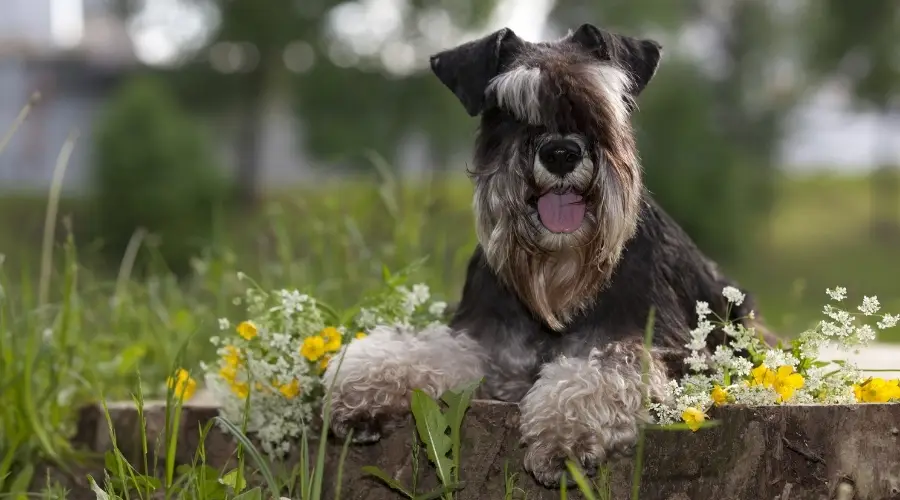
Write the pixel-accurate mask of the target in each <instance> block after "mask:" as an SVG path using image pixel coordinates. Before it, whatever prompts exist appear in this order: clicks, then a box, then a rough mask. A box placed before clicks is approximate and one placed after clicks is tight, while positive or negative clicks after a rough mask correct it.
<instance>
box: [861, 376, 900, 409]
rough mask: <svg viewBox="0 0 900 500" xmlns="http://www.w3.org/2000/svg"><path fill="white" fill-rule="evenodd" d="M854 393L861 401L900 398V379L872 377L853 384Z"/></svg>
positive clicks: (875, 401)
mask: <svg viewBox="0 0 900 500" xmlns="http://www.w3.org/2000/svg"><path fill="white" fill-rule="evenodd" d="M853 393H854V394H855V395H856V400H857V401H859V402H860V403H887V402H888V401H890V400H892V399H900V380H897V379H893V380H885V379H883V378H880V377H875V378H870V379H868V380H865V381H864V382H862V383H859V384H855V385H854V386H853Z"/></svg>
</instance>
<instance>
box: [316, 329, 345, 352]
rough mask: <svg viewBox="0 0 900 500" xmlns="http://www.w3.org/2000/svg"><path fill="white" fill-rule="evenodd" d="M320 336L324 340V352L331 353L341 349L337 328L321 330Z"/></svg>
mask: <svg viewBox="0 0 900 500" xmlns="http://www.w3.org/2000/svg"><path fill="white" fill-rule="evenodd" d="M320 335H321V336H322V338H323V339H325V350H326V351H329V352H333V351H337V350H338V349H340V348H341V332H339V331H338V329H337V328H335V327H333V326H329V327H328V328H326V329H324V330H322V333H320Z"/></svg>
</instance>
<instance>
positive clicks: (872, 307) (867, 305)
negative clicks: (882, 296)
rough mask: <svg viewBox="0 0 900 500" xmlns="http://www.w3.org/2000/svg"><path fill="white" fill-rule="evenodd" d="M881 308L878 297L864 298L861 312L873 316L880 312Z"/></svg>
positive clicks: (860, 307) (860, 308)
mask: <svg viewBox="0 0 900 500" xmlns="http://www.w3.org/2000/svg"><path fill="white" fill-rule="evenodd" d="M880 308H881V304H879V303H878V297H874V296H873V297H863V302H862V305H860V306H859V310H860V311H862V313H863V314H865V315H866V316H871V315H873V314H875V313H877V312H878V309H880Z"/></svg>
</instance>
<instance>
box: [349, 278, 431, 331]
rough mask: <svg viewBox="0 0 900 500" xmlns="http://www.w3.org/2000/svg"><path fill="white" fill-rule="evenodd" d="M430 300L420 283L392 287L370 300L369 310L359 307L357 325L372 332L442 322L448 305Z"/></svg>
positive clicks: (428, 292) (426, 289)
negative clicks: (384, 326)
mask: <svg viewBox="0 0 900 500" xmlns="http://www.w3.org/2000/svg"><path fill="white" fill-rule="evenodd" d="M430 300H431V290H429V288H428V285H425V284H422V283H417V284H415V285H413V286H412V288H409V287H407V286H405V285H397V286H393V287H389V288H388V290H387V291H386V293H383V294H381V295H379V296H377V297H375V300H370V301H369V302H370V303H371V304H370V305H368V307H362V308H360V311H359V315H358V317H357V321H356V323H357V326H358V327H359V328H360V329H361V330H365V331H369V330H371V329H372V328H374V327H375V326H378V325H386V324H389V325H396V326H407V327H408V326H424V325H426V324H428V323H434V322H441V318H442V316H443V314H444V311H445V310H446V309H447V303H446V302H440V301H434V302H430Z"/></svg>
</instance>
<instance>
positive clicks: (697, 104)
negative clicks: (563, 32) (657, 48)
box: [551, 0, 807, 263]
mask: <svg viewBox="0 0 900 500" xmlns="http://www.w3.org/2000/svg"><path fill="white" fill-rule="evenodd" d="M803 14H804V12H802V11H799V12H798V11H795V12H792V13H785V12H781V11H779V3H778V2H776V1H774V0H689V1H685V2H659V1H657V0H610V1H606V2H602V3H600V4H594V3H586V2H581V1H579V0H558V1H557V3H556V7H555V9H554V10H553V11H552V12H551V16H552V19H553V20H554V21H555V22H556V23H557V24H558V25H559V26H564V27H565V28H567V29H568V28H572V27H575V26H577V25H578V24H581V23H583V22H591V23H593V24H595V25H597V26H602V27H605V28H607V29H610V30H612V31H616V32H619V33H623V34H629V35H633V36H643V37H650V38H654V39H657V40H658V41H660V42H661V43H662V44H663V47H664V49H663V50H664V55H663V60H662V63H661V66H660V70H659V71H658V73H657V75H656V78H655V81H654V82H653V83H651V84H650V86H649V87H648V88H647V89H646V90H645V91H644V94H643V95H642V96H641V98H640V101H639V108H640V109H639V111H638V112H637V114H636V115H635V122H636V128H637V131H638V134H639V145H640V148H641V155H642V158H643V163H644V168H645V171H646V182H647V185H648V187H649V188H650V190H651V191H652V192H654V193H655V195H656V196H657V198H658V199H659V200H660V202H661V203H662V204H663V206H665V208H666V209H667V210H668V211H669V212H670V213H671V214H672V216H673V217H675V218H676V219H677V220H678V221H679V222H680V223H681V224H682V225H683V226H684V227H685V229H686V230H687V231H688V233H689V234H690V235H691V236H692V237H693V238H694V239H695V240H696V241H697V243H698V244H699V245H700V246H701V248H703V249H704V251H706V252H708V253H710V254H711V255H713V256H714V257H716V258H717V259H721V260H723V261H725V262H726V263H727V262H729V261H732V262H733V261H734V260H736V259H740V258H741V257H742V255H744V252H746V251H750V250H752V249H753V248H754V246H755V243H756V242H757V239H758V237H760V236H765V233H764V232H762V231H760V230H761V229H762V228H763V226H762V223H764V222H765V221H766V220H767V215H768V213H769V208H770V206H771V202H772V198H773V188H774V186H773V182H774V174H775V171H776V169H777V164H776V160H777V154H778V151H779V146H780V140H781V137H782V134H783V132H782V124H783V123H784V121H785V119H786V118H788V116H789V114H790V113H791V111H792V110H793V109H794V106H795V105H796V104H797V103H798V102H799V97H800V95H802V93H803V91H804V89H805V88H806V85H807V82H805V81H803V79H801V78H797V77H796V75H797V73H798V72H797V71H796V70H794V71H790V70H791V69H792V67H796V66H797V65H803V64H805V52H804V49H805V43H806V40H805V39H804V37H803V36H802V35H803V33H804V28H803V26H804V24H805V23H806V22H807V20H806V18H805V16H804V15H803ZM785 68H787V71H785Z"/></svg>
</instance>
